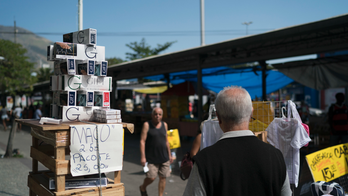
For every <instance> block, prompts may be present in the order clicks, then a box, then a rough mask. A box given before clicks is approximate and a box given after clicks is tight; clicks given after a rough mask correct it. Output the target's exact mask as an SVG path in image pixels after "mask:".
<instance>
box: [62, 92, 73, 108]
mask: <svg viewBox="0 0 348 196" xmlns="http://www.w3.org/2000/svg"><path fill="white" fill-rule="evenodd" d="M58 105H60V106H76V91H60V92H59V104H58Z"/></svg>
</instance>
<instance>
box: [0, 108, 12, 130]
mask: <svg viewBox="0 0 348 196" xmlns="http://www.w3.org/2000/svg"><path fill="white" fill-rule="evenodd" d="M1 120H2V125H3V126H4V130H5V131H7V126H6V121H9V120H10V118H9V117H8V114H7V109H6V105H5V104H2V109H1Z"/></svg>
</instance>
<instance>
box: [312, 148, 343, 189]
mask: <svg viewBox="0 0 348 196" xmlns="http://www.w3.org/2000/svg"><path fill="white" fill-rule="evenodd" d="M306 159H307V163H308V166H309V169H310V170H311V173H312V176H313V179H314V181H315V182H316V181H326V182H328V181H331V180H334V179H336V178H339V177H341V176H343V175H345V174H347V173H348V143H347V144H340V145H336V146H332V147H329V148H325V149H323V150H319V151H317V152H314V153H312V154H309V155H307V156H306Z"/></svg>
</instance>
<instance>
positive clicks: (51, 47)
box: [47, 45, 54, 61]
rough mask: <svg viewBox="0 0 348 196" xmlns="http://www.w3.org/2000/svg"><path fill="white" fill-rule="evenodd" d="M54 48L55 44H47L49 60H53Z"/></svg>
mask: <svg viewBox="0 0 348 196" xmlns="http://www.w3.org/2000/svg"><path fill="white" fill-rule="evenodd" d="M53 48H54V45H49V46H47V60H48V61H53V60H54V59H53Z"/></svg>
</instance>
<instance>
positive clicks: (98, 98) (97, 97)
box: [94, 91, 110, 107]
mask: <svg viewBox="0 0 348 196" xmlns="http://www.w3.org/2000/svg"><path fill="white" fill-rule="evenodd" d="M94 106H100V107H110V92H109V91H103V92H100V91H96V92H94Z"/></svg>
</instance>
